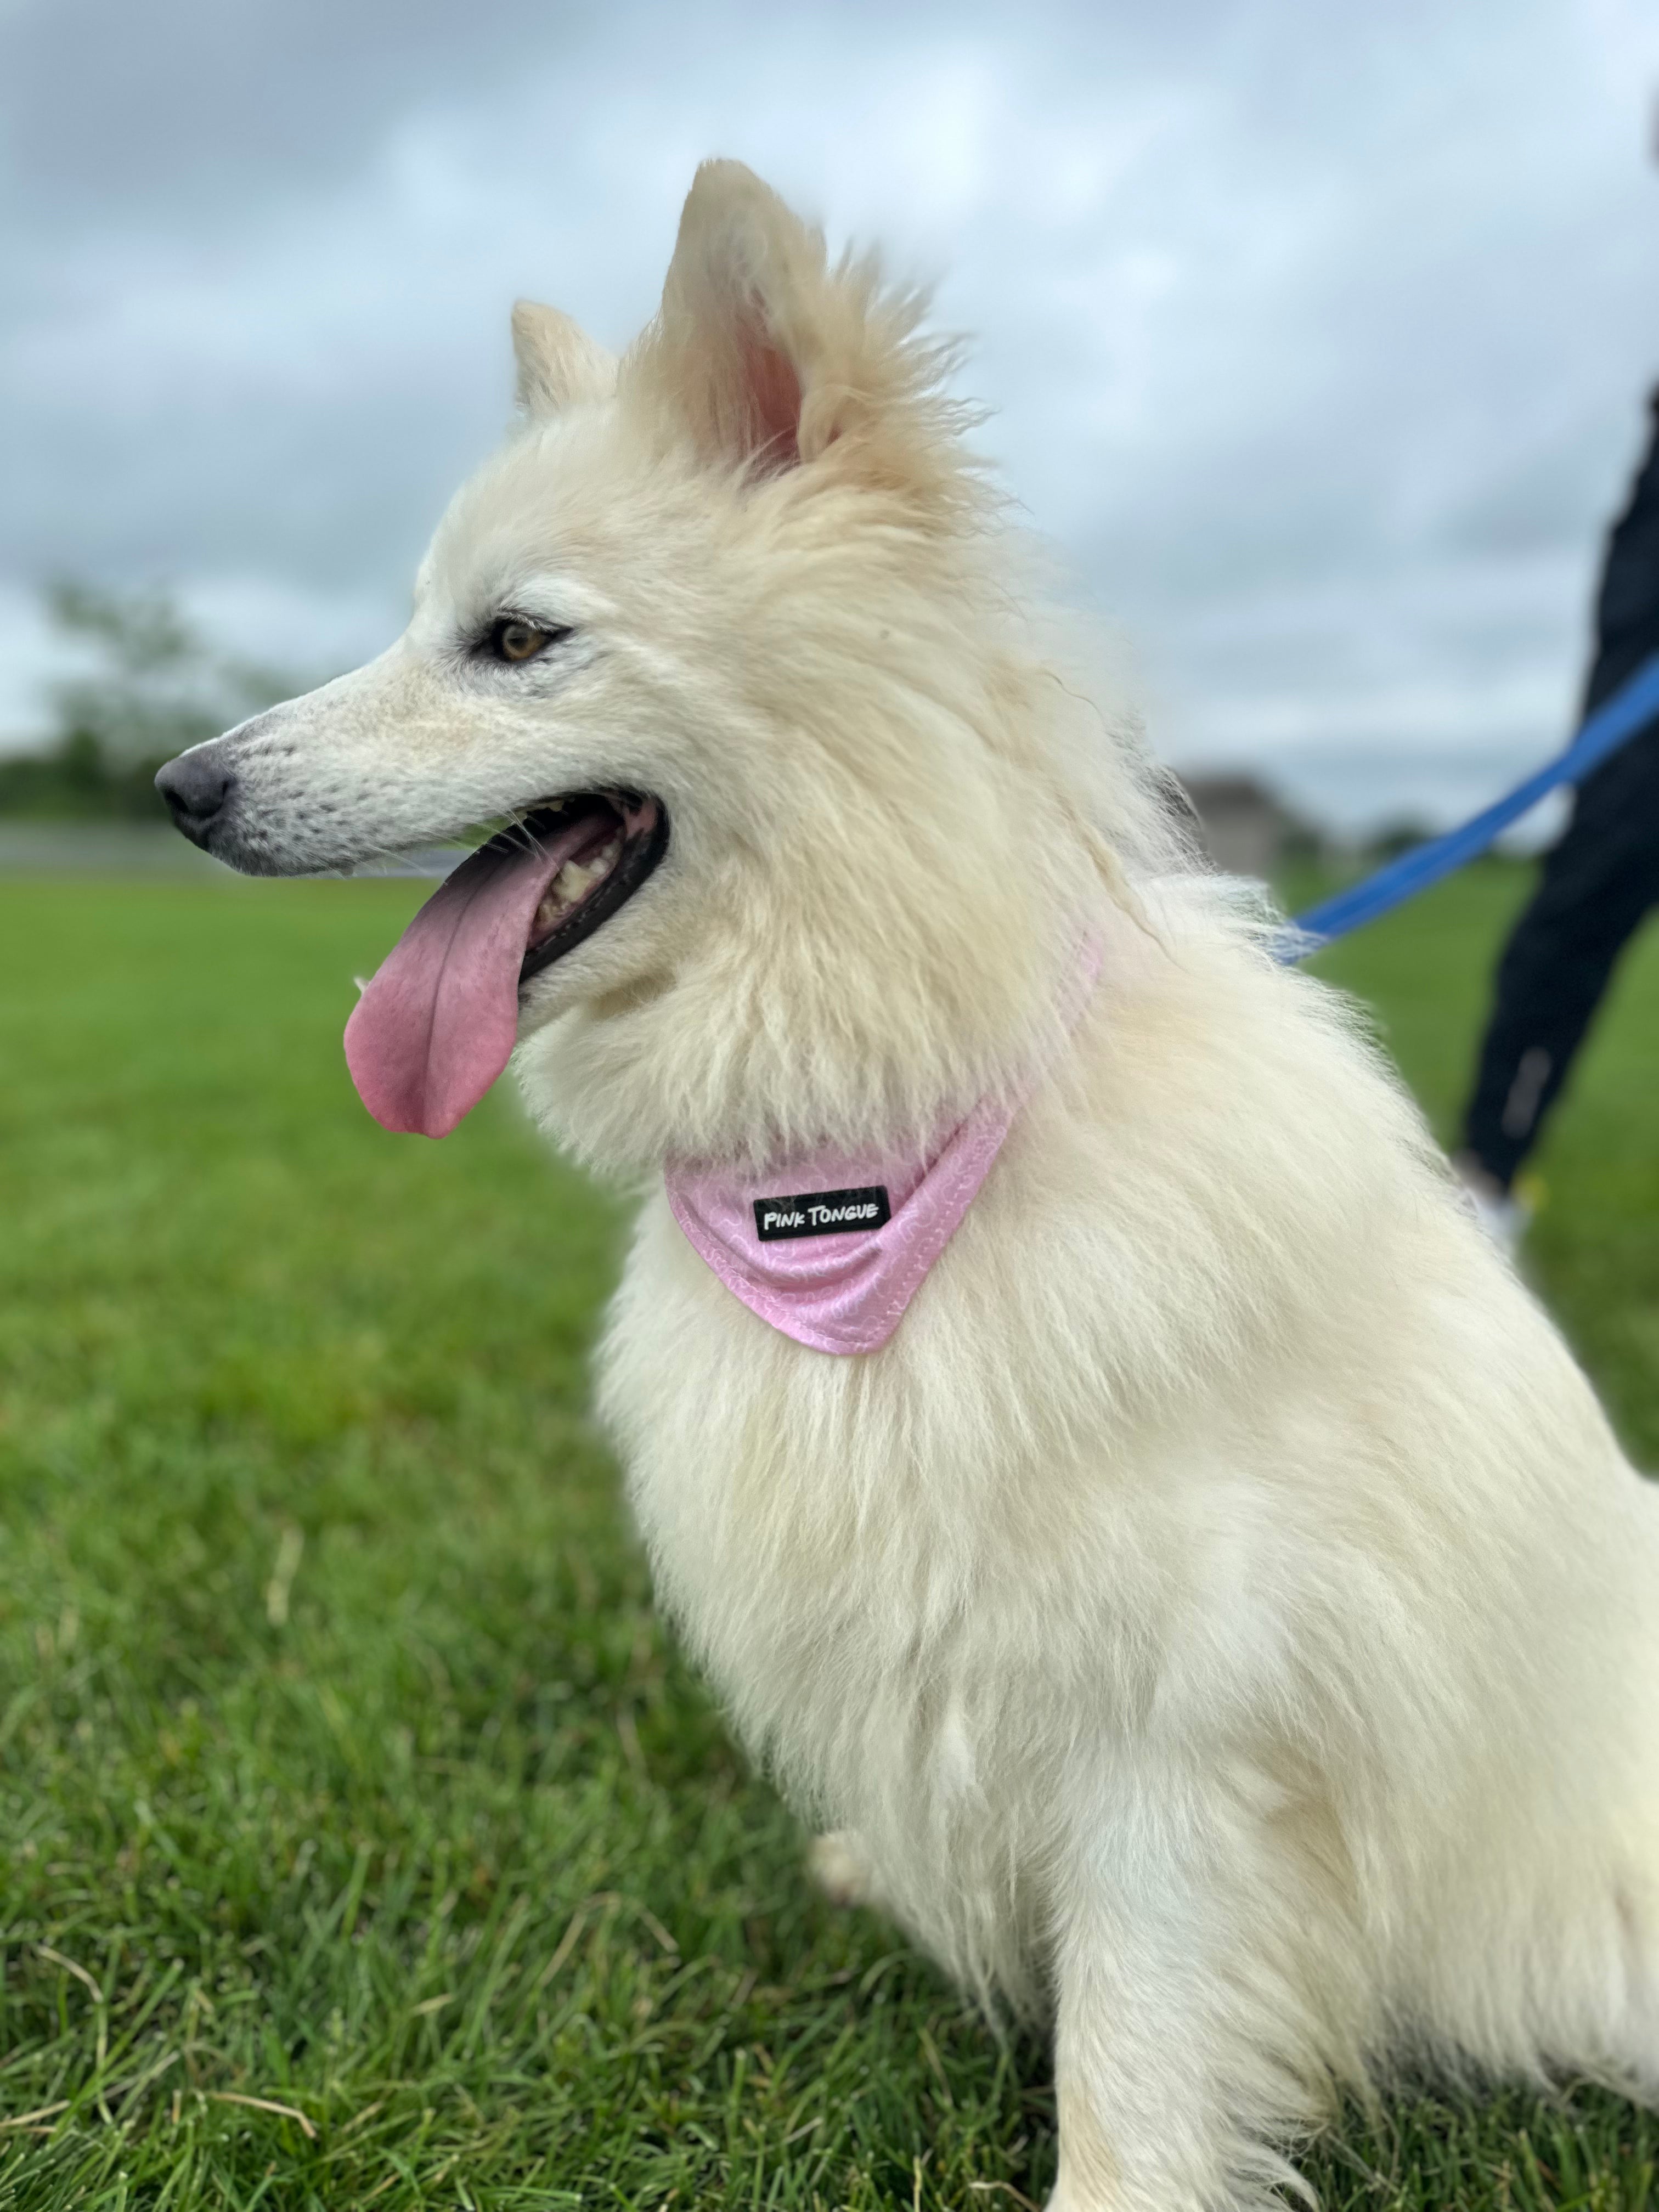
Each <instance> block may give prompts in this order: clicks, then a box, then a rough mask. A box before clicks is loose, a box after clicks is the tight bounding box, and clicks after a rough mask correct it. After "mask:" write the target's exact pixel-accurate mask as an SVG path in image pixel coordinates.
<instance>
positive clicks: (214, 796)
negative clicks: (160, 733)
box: [155, 745, 236, 846]
mask: <svg viewBox="0 0 1659 2212" xmlns="http://www.w3.org/2000/svg"><path fill="white" fill-rule="evenodd" d="M235 781H236V779H235V776H234V775H233V774H232V772H231V770H230V769H228V767H227V766H226V765H225V761H224V756H223V754H222V753H221V752H220V751H219V750H218V749H217V748H216V746H213V745H197V746H196V747H195V749H194V750H192V751H191V752H187V753H180V754H179V757H178V759H177V760H170V761H169V762H168V763H167V766H166V767H165V768H164V769H161V770H159V771H158V773H157V775H156V778H155V788H156V789H157V791H159V792H160V793H161V796H162V798H163V799H166V801H167V808H168V811H169V812H170V813H171V814H172V816H173V821H174V822H175V823H177V825H178V827H179V829H182V830H183V831H184V833H185V836H186V837H188V838H189V839H190V841H191V844H193V845H201V846H205V845H206V843H207V842H208V839H209V837H210V836H211V834H212V830H213V825H214V823H216V822H217V820H218V819H219V817H220V816H221V815H222V813H223V811H224V806H225V801H226V800H227V799H228V798H229V796H230V792H231V787H232V785H233V784H234V782H235Z"/></svg>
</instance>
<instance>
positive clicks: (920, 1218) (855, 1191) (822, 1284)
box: [664, 939, 1100, 1352]
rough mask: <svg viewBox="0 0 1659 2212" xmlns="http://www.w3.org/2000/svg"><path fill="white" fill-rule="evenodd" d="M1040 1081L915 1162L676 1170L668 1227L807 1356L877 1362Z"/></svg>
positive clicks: (985, 1107)
mask: <svg viewBox="0 0 1659 2212" xmlns="http://www.w3.org/2000/svg"><path fill="white" fill-rule="evenodd" d="M1099 972H1100V946H1099V945H1098V943H1097V941H1096V940H1095V939H1089V940H1087V941H1086V942H1085V945H1083V946H1082V947H1081V949H1080V951H1079V957H1078V967H1077V971H1076V973H1075V975H1073V980H1072V985H1071V988H1070V990H1069V991H1068V993H1067V996H1066V1006H1065V1009H1064V1011H1065V1017H1066V1028H1067V1030H1070V1029H1072V1028H1073V1027H1075V1025H1076V1024H1077V1021H1078V1019H1079V1017H1080V1016H1081V1014H1082V1012H1083V1009H1084V1007H1085V1006H1086V1005H1087V1003H1088V1000H1089V995H1090V994H1091V991H1092V990H1093V987H1094V983H1095V978H1096V976H1097V975H1098V974H1099ZM1041 1073H1042V1070H1041V1068H1040V1067H1034V1068H1032V1069H1030V1070H1028V1071H1027V1073H1026V1074H1025V1076H1024V1079H1022V1080H1021V1081H1020V1082H1019V1083H1018V1084H1017V1085H1014V1086H1012V1088H1011V1089H1010V1090H1007V1091H994V1092H993V1093H992V1094H991V1096H990V1097H987V1098H982V1099H981V1101H980V1103H979V1104H978V1105H977V1106H975V1108H974V1109H973V1111H972V1112H971V1113H970V1114H969V1115H968V1116H967V1118H966V1120H965V1121H961V1122H959V1123H958V1124H957V1127H956V1128H954V1129H953V1130H952V1131H951V1133H950V1135H949V1136H948V1137H946V1138H945V1140H944V1142H943V1144H941V1145H940V1146H939V1149H938V1150H937V1151H936V1152H933V1153H931V1154H930V1155H928V1156H927V1157H926V1158H920V1159H918V1158H915V1156H914V1155H913V1154H909V1153H903V1152H900V1153H861V1154H859V1155H856V1156H854V1155H853V1154H851V1153H847V1152H833V1151H829V1150H827V1149H826V1150H823V1151H819V1152H811V1153H809V1154H807V1155H806V1156H805V1158H797V1159H793V1160H783V1161H780V1162H779V1163H778V1164H776V1165H775V1166H774V1167H770V1168H768V1169H766V1170H763V1172H762V1173H761V1174H760V1175H758V1176H752V1175H748V1174H744V1173H742V1172H739V1171H738V1170H733V1169H729V1168H696V1167H692V1166H690V1165H688V1164H684V1163H676V1164H671V1166H670V1167H669V1168H668V1169H667V1170H666V1172H665V1176H664V1181H665V1184H666V1186H667V1191H668V1203H669V1205H670V1206H671V1207H672V1208H673V1212H674V1218H675V1219H676V1220H677V1221H678V1223H679V1225H680V1227H681V1228H682V1229H683V1230H684V1231H685V1234H686V1236H687V1237H688V1238H689V1239H690V1242H691V1244H692V1245H693V1247H694V1248H695V1249H696V1251H697V1252H698V1253H700V1254H701V1255H702V1258H703V1259H704V1260H706V1261H708V1265H709V1266H710V1267H712V1268H713V1269H714V1273H716V1274H717V1275H718V1276H719V1277H720V1280H721V1282H723V1283H724V1284H725V1285H726V1288H727V1290H728V1291H732V1293H733V1294H734V1296H736V1297H739V1298H741V1299H742V1300H743V1303H744V1305H746V1306H747V1307H748V1308H749V1309H750V1312H751V1313H757V1314H758V1315H759V1316H760V1317H761V1319H762V1320H763V1321H764V1322H770V1323H771V1325H772V1327H773V1328H776V1329H781V1331H782V1332H783V1334H784V1335H785V1336H790V1337H793V1339H794V1340H795V1342H796V1343H797V1344H805V1345H808V1346H811V1349H812V1350H813V1351H814V1352H877V1351H879V1349H880V1348H881V1346H883V1345H884V1344H885V1343H886V1341H887V1340H888V1338H889V1337H890V1336H891V1334H893V1331H894V1330H895V1329H896V1328H897V1327H898V1325H899V1322H901V1321H902V1319H903V1316H904V1309H905V1308H906V1306H908V1304H909V1303H910V1301H911V1299H912V1298H913V1297H915V1294H916V1291H917V1290H918V1289H919V1288H920V1286H921V1281H922V1278H923V1277H924V1276H925V1275H926V1274H927V1270H928V1269H929V1268H930V1267H932V1266H933V1262H934V1261H935V1260H937V1259H938V1257H939V1254H940V1253H941V1252H942V1251H943V1250H944V1249H945V1245H946V1244H947V1243H949V1242H950V1240H951V1234H952V1232H953V1231H955V1229H956V1227H957V1224H958V1222H960V1220H961V1219H962V1217H963V1214H964V1213H966V1212H967V1211H968V1208H969V1206H971V1205H972V1203H973V1201H974V1199H975V1195H976V1194H977V1193H978V1190H979V1188H980V1186H981V1183H982V1182H984V1181H985V1178H986V1176H987V1175H988V1174H989V1173H990V1171H991V1163H992V1162H993V1160H994V1159H995V1158H996V1156H997V1154H998V1152H1000V1150H1001V1148H1002V1140H1003V1139H1004V1138H1005V1137H1006V1135H1007V1133H1008V1131H1009V1129H1010V1127H1012V1123H1013V1119H1014V1116H1015V1115H1016V1114H1018V1111H1019V1109H1020V1107H1021V1106H1022V1105H1023V1104H1024V1102H1025V1100H1026V1099H1027V1098H1028V1097H1030V1093H1031V1091H1032V1089H1033V1087H1034V1085H1036V1081H1037V1079H1038V1077H1039V1075H1040V1074H1041Z"/></svg>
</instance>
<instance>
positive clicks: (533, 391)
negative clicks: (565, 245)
mask: <svg viewBox="0 0 1659 2212" xmlns="http://www.w3.org/2000/svg"><path fill="white" fill-rule="evenodd" d="M513 360H514V362H516V363H517V365H518V389H517V391H516V392H515V394H514V397H515V398H516V399H517V401H518V404H519V406H520V409H521V410H522V411H523V412H524V413H525V414H526V415H527V416H530V417H531V419H532V421H538V420H540V419H541V418H542V417H544V416H549V415H556V414H557V413H558V412H559V411H560V410H561V409H562V408H565V407H569V406H571V405H573V404H574V403H575V402H576V401H577V400H580V399H607V398H610V396H611V393H612V392H614V391H615V390H616V388H617V361H616V356H615V355H614V354H610V353H607V352H606V351H605V348H604V347H603V346H602V345H599V344H598V343H595V341H594V340H593V339H592V338H591V337H588V335H587V333H586V331H584V330H583V329H582V328H581V327H580V325H578V324H576V323H573V322H572V321H571V319H570V318H569V316H568V315H562V314H561V313H559V311H558V309H557V308H556V307H543V306H542V304H541V303H540V301H537V300H520V301H518V303H517V304H516V306H515V307H513Z"/></svg>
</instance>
